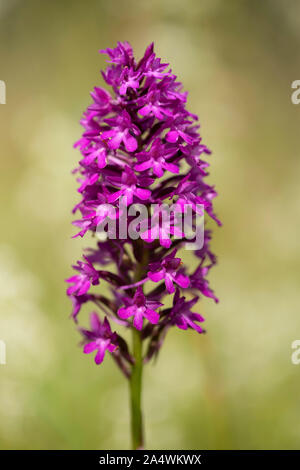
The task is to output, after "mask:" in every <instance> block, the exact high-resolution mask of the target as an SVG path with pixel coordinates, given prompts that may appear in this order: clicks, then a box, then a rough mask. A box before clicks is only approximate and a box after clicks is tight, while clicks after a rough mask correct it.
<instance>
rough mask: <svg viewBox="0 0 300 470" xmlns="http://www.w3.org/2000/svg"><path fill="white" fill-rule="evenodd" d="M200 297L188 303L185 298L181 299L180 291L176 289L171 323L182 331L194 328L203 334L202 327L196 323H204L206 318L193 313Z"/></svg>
mask: <svg viewBox="0 0 300 470" xmlns="http://www.w3.org/2000/svg"><path fill="white" fill-rule="evenodd" d="M197 301H198V297H195V298H194V299H192V300H189V301H186V300H185V297H180V293H179V289H178V288H177V289H176V292H175V294H174V299H173V308H172V309H171V312H170V318H171V323H172V324H173V325H176V326H177V327H178V328H181V329H182V330H187V329H188V328H192V329H193V330H196V331H197V332H198V333H203V331H204V330H203V329H202V328H201V326H199V325H197V323H195V322H200V323H201V322H203V321H204V318H203V317H202V316H201V315H199V313H195V312H191V308H192V307H193V305H195V303H197Z"/></svg>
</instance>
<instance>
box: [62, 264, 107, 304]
mask: <svg viewBox="0 0 300 470" xmlns="http://www.w3.org/2000/svg"><path fill="white" fill-rule="evenodd" d="M85 260H86V263H83V262H82V261H77V265H75V266H73V268H74V269H75V270H76V271H78V272H79V274H77V275H76V276H72V277H69V278H68V279H66V282H68V283H71V284H73V285H72V286H70V287H68V289H67V294H68V295H74V294H76V295H83V294H85V293H86V292H87V291H88V290H89V288H90V287H91V284H93V285H94V286H95V285H97V284H99V274H98V272H97V271H96V270H95V269H94V267H93V265H92V263H90V262H89V260H88V259H86V258H85Z"/></svg>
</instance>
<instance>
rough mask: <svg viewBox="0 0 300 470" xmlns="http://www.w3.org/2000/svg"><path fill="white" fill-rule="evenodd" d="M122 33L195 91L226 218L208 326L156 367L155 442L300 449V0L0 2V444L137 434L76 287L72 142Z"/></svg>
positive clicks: (57, 445)
mask: <svg viewBox="0 0 300 470" xmlns="http://www.w3.org/2000/svg"><path fill="white" fill-rule="evenodd" d="M118 40H128V41H130V42H131V43H132V45H133V47H134V50H135V53H136V55H137V56H140V55H141V54H142V53H143V51H144V49H145V47H146V46H147V45H148V43H150V42H151V41H153V40H154V41H155V46H156V52H157V54H158V55H159V56H161V57H162V58H163V60H164V61H169V62H170V63H171V65H172V68H173V71H174V72H175V73H176V74H177V75H178V77H179V79H180V80H181V81H183V83H184V86H185V89H186V90H188V91H189V108H190V110H191V111H192V112H194V113H197V114H199V117H200V122H201V125H202V136H203V140H204V142H205V143H206V144H207V145H208V146H209V147H210V148H211V149H212V150H213V155H212V157H211V160H210V161H211V176H210V181H211V182H213V183H215V184H216V187H217V189H218V191H219V194H220V196H219V198H218V200H216V210H217V213H218V214H219V216H220V217H221V218H222V220H223V222H224V226H223V228H221V229H218V228H216V229H215V237H214V243H213V247H214V250H215V252H216V253H217V254H218V258H219V265H218V266H217V267H216V268H214V270H213V272H212V273H211V277H210V279H211V285H212V286H213V288H214V289H215V291H216V293H217V295H218V296H219V298H220V299H221V301H220V303H219V305H216V304H214V303H213V302H212V301H210V300H207V299H203V300H202V301H201V302H200V303H199V312H201V313H202V314H203V315H204V316H205V318H206V328H207V330H208V333H207V335H205V336H203V335H202V336H199V335H197V334H196V333H193V332H191V333H187V334H186V333H185V332H182V331H180V330H175V329H174V331H172V332H171V333H170V334H169V336H168V337H167V341H166V343H165V346H164V348H163V350H162V352H161V354H160V357H159V360H158V362H157V364H155V365H154V366H152V365H149V366H148V367H147V369H146V371H145V377H144V408H145V420H146V438H147V446H148V448H152V449H173V448H174V449H195V448H198V449H213V448H220V449H224V448H232V449H254V448H256V449H263V448H269V449H276V448H299V444H300V400H299V393H300V380H299V378H300V365H299V366H297V365H293V364H292V363H291V353H292V349H291V343H292V341H293V340H295V339H299V338H300V314H299V313H300V311H299V309H300V307H299V300H300V299H299V277H300V276H299V275H300V256H299V240H298V236H297V235H298V233H297V232H298V230H297V228H298V229H299V215H300V214H299V202H300V201H299V199H300V185H299V170H300V160H299V139H300V136H299V125H300V105H299V106H297V105H293V104H292V102H291V92H292V90H291V83H292V81H293V80H296V79H300V58H299V50H300V3H299V2H298V1H297V0H295V1H293V0H264V1H261V0H251V1H250V0H249V1H243V0H240V1H238V0H228V1H226V2H225V1H221V0H201V1H198V0H194V1H193V0H187V1H185V2H183V1H182V0H181V1H179V0H152V1H151V2H148V1H144V0H126V1H111V2H107V1H104V0H103V1H99V0H90V1H87V2H82V1H66V0H52V1H51V2H41V1H35V0H27V1H26V2H25V1H21V0H0V54H1V68H0V79H1V80H4V81H5V82H6V86H7V104H6V105H1V106H0V132H1V134H0V135H1V140H0V150H1V176H0V177H1V186H0V188H1V189H0V190H1V200H0V204H1V233H0V238H1V243H0V339H1V340H4V341H5V342H6V344H7V365H5V366H4V365H1V366H0V447H1V448H2V449H90V448H94V449H95V448H96V449H114V448H121V449H124V448H128V446H129V442H130V436H129V424H128V420H129V415H128V390H127V384H126V383H125V380H124V379H123V377H121V374H120V373H119V371H118V370H117V369H116V368H115V364H114V363H113V362H112V361H111V359H110V358H109V359H108V360H106V361H105V363H104V364H103V366H102V367H96V366H95V364H94V363H93V361H92V358H91V357H87V356H84V355H83V354H82V352H81V350H80V348H79V347H78V341H79V335H78V333H77V331H76V329H75V328H74V325H73V323H72V322H71V321H70V319H69V318H68V317H69V313H70V304H69V301H68V299H67V298H66V297H65V285H64V282H63V280H64V278H66V277H68V276H69V275H70V272H71V269H70V265H71V264H72V263H73V262H74V261H75V260H76V259H78V258H79V257H80V255H81V251H82V247H83V246H86V241H84V242H82V241H81V240H78V239H76V240H72V239H71V236H72V235H73V234H74V228H73V227H72V226H71V220H72V217H71V214H70V210H71V207H73V205H74V204H75V203H76V202H77V201H78V196H77V194H76V190H75V188H76V182H75V178H74V177H73V176H72V175H71V173H70V172H71V169H72V168H73V167H74V165H75V164H76V161H77V160H78V158H79V154H78V153H77V151H75V150H73V148H72V145H73V142H74V141H75V140H76V139H78V137H79V135H80V133H81V128H80V126H79V124H78V121H79V118H80V116H81V113H82V111H83V110H84V108H85V107H86V106H87V104H88V103H89V102H90V97H89V91H90V90H91V89H92V88H93V87H94V86H95V85H98V86H99V85H100V86H101V85H102V84H103V81H102V78H101V75H100V73H99V71H100V69H101V68H103V67H104V66H105V62H104V60H105V58H104V57H103V56H101V55H99V54H98V50H99V49H100V48H105V47H114V46H115V44H116V42H117V41H118ZM83 318H84V316H83ZM84 321H85V320H84Z"/></svg>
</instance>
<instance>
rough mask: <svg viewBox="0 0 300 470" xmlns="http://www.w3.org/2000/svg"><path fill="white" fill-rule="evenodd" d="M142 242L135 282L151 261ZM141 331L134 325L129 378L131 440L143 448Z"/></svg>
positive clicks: (133, 447)
mask: <svg viewBox="0 0 300 470" xmlns="http://www.w3.org/2000/svg"><path fill="white" fill-rule="evenodd" d="M137 243H141V250H142V253H143V256H142V260H141V262H140V263H139V264H138V266H137V271H136V273H135V277H134V278H135V279H134V280H135V282H138V281H139V280H140V279H142V278H143V277H144V275H145V269H146V267H147V266H148V262H149V250H148V249H147V248H146V247H145V244H144V243H143V242H142V240H141V239H139V240H137ZM141 333H142V332H141V331H139V330H137V329H136V328H135V327H134V326H133V327H132V352H133V357H134V364H133V366H132V369H131V376H130V380H129V387H130V410H131V441H132V449H133V450H136V449H142V448H143V446H144V433H143V414H142V376H143V341H142V336H141Z"/></svg>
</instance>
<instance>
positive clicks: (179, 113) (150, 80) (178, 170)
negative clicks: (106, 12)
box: [66, 41, 221, 449]
mask: <svg viewBox="0 0 300 470" xmlns="http://www.w3.org/2000/svg"><path fill="white" fill-rule="evenodd" d="M101 52H102V53H105V54H107V56H108V60H107V62H108V65H107V67H106V70H105V71H103V72H102V77H103V79H104V81H105V84H106V86H107V88H109V90H105V89H104V88H100V87H98V86H96V87H95V88H94V89H93V90H92V92H91V100H92V102H91V103H90V104H89V106H88V107H87V109H86V111H85V112H84V113H83V116H82V118H81V121H80V123H81V125H82V127H83V133H82V136H81V138H80V139H79V140H78V141H77V142H76V143H75V145H74V146H75V147H76V148H77V150H78V151H79V152H80V158H79V159H78V160H79V162H78V165H77V168H75V170H74V171H73V173H75V174H76V178H77V181H78V190H77V191H78V193H79V195H80V200H79V202H78V203H77V204H76V205H75V207H74V209H73V213H74V214H75V213H76V217H74V218H75V219H76V220H74V221H73V224H74V225H75V226H76V227H78V229H77V233H76V234H75V235H74V238H75V237H82V238H84V237H85V238H86V237H87V236H89V235H91V237H89V238H88V239H89V240H95V239H97V241H94V244H93V246H90V247H89V248H87V249H85V251H84V253H85V256H84V260H83V261H78V262H77V264H76V265H74V266H73V268H74V270H75V273H74V275H73V276H72V277H70V278H68V279H67V280H66V282H67V283H68V288H67V294H68V296H69V297H70V300H71V302H72V305H73V310H72V314H71V318H72V319H73V320H74V322H75V323H77V322H79V320H80V317H81V315H82V314H81V311H82V310H84V309H85V307H86V305H90V302H91V303H92V305H93V308H97V310H98V311H99V312H100V314H101V317H98V314H97V313H92V314H91V320H90V322H91V326H90V328H89V329H84V328H82V327H80V329H79V331H80V332H81V334H82V336H83V338H84V347H83V352H84V353H85V354H90V353H94V355H95V362H96V364H101V363H102V362H103V360H104V357H105V354H106V352H107V351H108V352H109V353H110V354H111V357H112V358H113V360H114V361H115V363H116V364H117V365H118V367H119V369H120V370H121V372H122V373H123V374H124V376H125V377H126V379H128V380H129V381H130V387H129V389H130V394H131V400H130V403H131V418H132V436H133V448H134V449H141V448H144V444H143V439H142V434H143V433H142V411H141V407H140V403H141V397H140V394H141V389H142V384H141V378H142V375H143V374H142V369H143V365H144V364H146V363H147V362H148V361H149V360H150V359H151V358H153V357H156V356H157V355H158V353H159V350H160V348H161V347H162V345H163V343H164V340H165V338H166V335H167V332H168V331H169V329H170V328H172V327H177V328H180V329H181V330H188V329H192V330H194V331H196V332H197V333H203V332H204V330H203V329H202V327H201V324H202V323H203V321H204V318H203V317H202V316H201V315H200V314H199V313H196V312H194V311H193V309H194V308H195V309H196V303H197V301H198V299H200V298H201V297H202V296H206V297H209V298H212V299H214V300H215V301H216V302H218V299H217V297H216V296H215V294H214V292H213V290H212V289H211V287H210V284H209V281H208V279H207V277H208V274H209V272H210V269H211V268H212V267H213V266H214V265H215V264H216V262H217V259H216V256H215V255H214V254H213V253H212V251H211V248H210V246H211V238H212V232H211V231H210V230H207V229H206V225H204V233H203V224H202V222H203V216H205V222H204V224H206V217H207V216H208V217H209V218H210V219H212V220H213V221H214V222H216V223H217V225H221V222H220V221H219V219H218V218H217V216H216V214H215V212H214V207H213V203H214V198H215V197H216V196H217V192H216V191H215V188H214V186H211V185H210V184H208V183H207V182H206V177H207V176H208V174H209V173H208V171H209V166H210V165H209V162H208V158H210V155H211V151H210V150H209V149H208V148H207V147H206V145H205V144H204V143H203V142H202V137H201V135H200V133H199V130H200V126H199V123H198V117H197V116H195V115H194V114H193V113H191V112H190V111H188V109H187V107H186V106H187V93H186V92H185V91H183V87H182V84H181V83H180V82H179V81H178V79H177V77H176V76H175V75H174V74H173V73H172V70H171V69H170V67H169V64H168V63H165V62H164V61H162V60H161V59H160V58H159V57H156V54H155V52H154V44H153V43H152V44H150V45H149V46H148V47H147V49H146V51H145V53H144V56H143V57H142V58H141V59H140V60H136V58H135V57H134V54H133V50H132V47H131V45H130V44H129V43H128V42H126V41H124V42H119V43H118V44H117V46H116V47H115V48H112V49H111V48H107V49H105V50H102V51H101ZM77 213H79V215H78V214H77ZM186 215H187V218H185V217H186ZM200 219H201V222H200V224H201V225H200V224H198V222H199V220H200ZM198 235H200V236H198ZM184 248H188V249H193V248H194V250H195V251H194V253H192V252H191V251H190V252H189V254H190V255H192V254H194V262H193V263H192V262H190V261H191V258H192V256H189V261H188V263H187V262H185V259H184V258H185V256H184ZM177 252H178V253H182V257H180V258H179V257H177V255H176V253H177ZM181 258H182V259H181ZM100 279H101V285H100V288H99V287H98V284H99V283H100ZM107 287H108V289H106V290H104V289H105V288H107ZM191 295H192V298H191ZM172 301H173V304H172ZM169 305H172V307H169ZM111 321H114V322H115V323H116V324H117V326H118V330H119V329H121V328H124V329H125V330H127V331H128V330H129V332H130V333H131V335H126V338H127V337H131V336H132V345H128V344H127V340H125V339H124V338H122V337H121V336H120V335H119V334H118V333H116V332H113V331H112V329H111V326H110V322H111ZM106 355H107V354H106Z"/></svg>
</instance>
